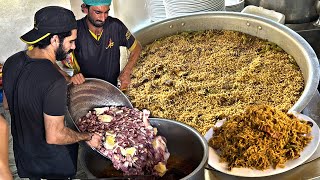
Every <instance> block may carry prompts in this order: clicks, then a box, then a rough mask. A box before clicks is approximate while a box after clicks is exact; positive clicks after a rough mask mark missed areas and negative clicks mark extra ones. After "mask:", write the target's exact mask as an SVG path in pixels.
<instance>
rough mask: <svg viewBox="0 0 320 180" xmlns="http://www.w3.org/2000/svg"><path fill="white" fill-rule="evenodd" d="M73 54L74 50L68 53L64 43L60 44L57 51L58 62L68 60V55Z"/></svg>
mask: <svg viewBox="0 0 320 180" xmlns="http://www.w3.org/2000/svg"><path fill="white" fill-rule="evenodd" d="M71 52H72V49H70V50H69V51H68V52H66V51H65V50H64V49H63V45H62V43H60V44H59V47H58V49H57V51H56V60H57V61H62V60H64V59H66V58H67V55H68V54H69V53H71Z"/></svg>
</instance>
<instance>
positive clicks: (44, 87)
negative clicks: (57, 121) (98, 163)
mask: <svg viewBox="0 0 320 180" xmlns="http://www.w3.org/2000/svg"><path fill="white" fill-rule="evenodd" d="M3 88H4V92H5V95H6V97H7V101H8V105H9V110H10V113H11V119H12V120H11V123H12V124H11V128H12V135H13V149H14V155H15V161H16V165H17V168H18V174H19V176H20V177H39V178H40V177H41V178H62V177H69V176H73V175H74V174H75V173H76V157H74V156H76V155H77V154H74V152H77V144H74V145H67V146H65V145H50V144H47V142H46V139H45V127H44V115H43V113H45V114H48V115H51V116H62V115H64V114H65V110H66V92H67V83H66V81H65V79H64V77H63V76H62V75H61V74H60V73H59V72H58V71H57V69H56V68H55V67H54V66H53V64H52V62H51V61H49V60H47V59H31V58H29V57H28V56H27V55H26V51H21V52H18V53H16V54H14V55H13V56H11V57H9V58H8V60H7V61H6V62H5V64H4V67H3Z"/></svg>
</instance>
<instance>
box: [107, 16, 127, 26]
mask: <svg viewBox="0 0 320 180" xmlns="http://www.w3.org/2000/svg"><path fill="white" fill-rule="evenodd" d="M108 24H113V25H121V26H122V25H124V23H123V22H122V21H121V20H120V19H118V18H115V17H112V16H108V18H107V23H105V25H108Z"/></svg>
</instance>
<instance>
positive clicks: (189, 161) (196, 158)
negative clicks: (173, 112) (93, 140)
mask: <svg viewBox="0 0 320 180" xmlns="http://www.w3.org/2000/svg"><path fill="white" fill-rule="evenodd" d="M150 123H151V125H152V126H154V127H157V129H158V134H159V135H162V136H164V137H166V139H167V147H168V150H169V152H170V157H169V160H168V164H167V168H168V171H167V173H166V174H165V175H164V177H162V178H160V179H163V180H170V179H172V180H176V179H184V180H202V179H204V167H205V166H206V164H207V161H208V144H207V141H206V140H205V139H204V137H202V135H201V134H200V133H199V132H198V131H196V130H195V129H193V128H192V127H190V126H188V125H185V124H183V123H180V122H178V121H173V120H168V119H159V118H150ZM80 162H81V164H82V166H83V169H84V171H85V172H86V174H87V176H88V178H89V179H91V178H106V179H108V178H110V179H112V178H115V177H116V176H117V175H118V176H119V179H121V173H119V172H116V171H115V170H113V168H112V162H111V161H110V160H108V159H106V158H102V156H101V155H100V154H98V153H97V152H95V151H92V150H90V149H88V148H82V149H81V151H80ZM123 179H128V178H125V177H123ZM136 179H144V178H143V177H140V178H138V177H136ZM145 179H152V177H148V176H147V177H145Z"/></svg>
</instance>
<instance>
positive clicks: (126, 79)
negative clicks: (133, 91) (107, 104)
mask: <svg viewBox="0 0 320 180" xmlns="http://www.w3.org/2000/svg"><path fill="white" fill-rule="evenodd" d="M119 80H120V82H121V84H120V90H126V89H127V88H128V86H129V85H130V82H131V77H130V74H127V73H121V74H120V76H119Z"/></svg>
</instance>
